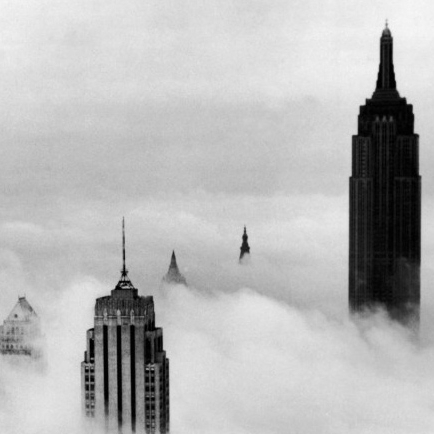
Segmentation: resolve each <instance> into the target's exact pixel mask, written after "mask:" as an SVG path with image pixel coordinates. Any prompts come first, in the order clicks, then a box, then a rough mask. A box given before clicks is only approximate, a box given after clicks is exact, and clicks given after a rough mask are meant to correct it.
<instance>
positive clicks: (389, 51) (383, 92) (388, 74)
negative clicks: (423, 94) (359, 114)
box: [372, 21, 399, 100]
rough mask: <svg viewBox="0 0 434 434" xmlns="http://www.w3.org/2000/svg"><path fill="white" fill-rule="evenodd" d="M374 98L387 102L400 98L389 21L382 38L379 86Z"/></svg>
mask: <svg viewBox="0 0 434 434" xmlns="http://www.w3.org/2000/svg"><path fill="white" fill-rule="evenodd" d="M372 98H373V99H387V100H389V99H396V98H399V93H398V91H397V90H396V80H395V71H394V68H393V38H392V32H391V31H390V29H389V26H388V24H387V21H386V27H385V28H384V30H383V33H382V34H381V38H380V66H379V70H378V78H377V86H376V89H375V92H374V94H373V96H372Z"/></svg>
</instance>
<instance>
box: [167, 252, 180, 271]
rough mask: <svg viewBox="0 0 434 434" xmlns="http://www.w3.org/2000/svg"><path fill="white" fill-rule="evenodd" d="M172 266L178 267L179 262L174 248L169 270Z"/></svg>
mask: <svg viewBox="0 0 434 434" xmlns="http://www.w3.org/2000/svg"><path fill="white" fill-rule="evenodd" d="M171 268H176V269H178V264H177V263H176V256H175V250H172V258H171V260H170V266H169V270H170V269H171Z"/></svg>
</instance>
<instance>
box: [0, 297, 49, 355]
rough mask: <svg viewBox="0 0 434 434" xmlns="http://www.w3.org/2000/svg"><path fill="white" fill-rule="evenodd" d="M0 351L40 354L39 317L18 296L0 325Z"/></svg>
mask: <svg viewBox="0 0 434 434" xmlns="http://www.w3.org/2000/svg"><path fill="white" fill-rule="evenodd" d="M0 340H1V344H0V352H1V354H5V355H18V356H31V357H34V358H39V357H40V356H41V355H42V337H41V325H40V321H39V317H38V315H37V314H36V312H35V311H34V309H33V308H32V306H30V303H29V302H28V301H27V300H26V297H19V298H18V302H17V304H16V305H15V306H14V308H13V309H12V311H11V313H10V314H9V316H8V317H7V318H6V320H5V321H4V322H3V325H2V326H0Z"/></svg>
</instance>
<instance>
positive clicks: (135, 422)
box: [81, 225, 169, 434]
mask: <svg viewBox="0 0 434 434" xmlns="http://www.w3.org/2000/svg"><path fill="white" fill-rule="evenodd" d="M86 340H87V348H86V351H85V355H84V361H83V362H82V364H81V377H82V397H83V399H82V402H83V411H84V413H85V414H86V415H87V416H89V417H93V418H94V420H95V422H96V423H97V424H98V425H99V426H100V427H105V429H106V430H107V431H109V432H121V433H123V434H126V433H132V432H135V433H168V432H169V359H168V358H167V357H166V353H165V351H164V350H163V330H162V329H161V328H157V327H155V312H154V301H153V298H152V297H151V296H146V297H144V296H139V295H138V291H137V289H136V288H135V287H134V285H133V284H132V283H131V280H130V279H129V277H128V271H127V269H126V266H125V230H124V225H123V268H122V271H121V278H120V280H119V282H118V283H117V285H116V287H115V288H114V289H113V290H112V291H111V295H109V296H106V297H101V298H97V299H96V303H95V322H94V328H93V329H90V330H88V331H87V335H86Z"/></svg>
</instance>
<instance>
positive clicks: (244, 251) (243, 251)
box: [239, 226, 250, 263]
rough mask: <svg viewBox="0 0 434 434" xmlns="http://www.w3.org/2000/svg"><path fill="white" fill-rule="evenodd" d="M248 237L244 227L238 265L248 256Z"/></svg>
mask: <svg viewBox="0 0 434 434" xmlns="http://www.w3.org/2000/svg"><path fill="white" fill-rule="evenodd" d="M248 238H249V237H248V236H247V230H246V227H245V226H244V233H243V243H242V244H241V247H240V259H239V261H240V263H241V262H242V259H243V258H244V256H245V255H250V246H249V243H248V241H247V239H248Z"/></svg>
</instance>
